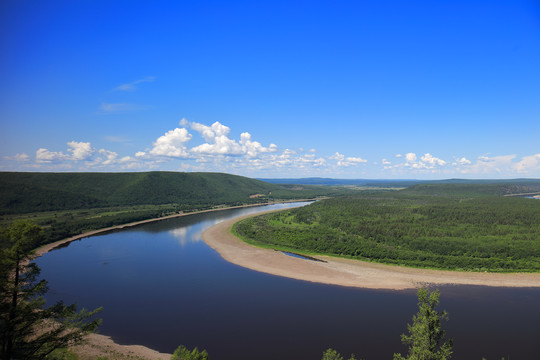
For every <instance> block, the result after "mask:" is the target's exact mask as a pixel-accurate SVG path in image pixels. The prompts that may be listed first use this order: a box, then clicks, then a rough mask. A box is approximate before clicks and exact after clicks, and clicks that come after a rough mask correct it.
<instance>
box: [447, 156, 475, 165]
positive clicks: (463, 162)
mask: <svg viewBox="0 0 540 360" xmlns="http://www.w3.org/2000/svg"><path fill="white" fill-rule="evenodd" d="M470 164H472V162H471V161H470V160H468V159H467V158H465V157H462V158H461V159H455V161H454V162H453V163H452V165H454V166H466V165H470Z"/></svg>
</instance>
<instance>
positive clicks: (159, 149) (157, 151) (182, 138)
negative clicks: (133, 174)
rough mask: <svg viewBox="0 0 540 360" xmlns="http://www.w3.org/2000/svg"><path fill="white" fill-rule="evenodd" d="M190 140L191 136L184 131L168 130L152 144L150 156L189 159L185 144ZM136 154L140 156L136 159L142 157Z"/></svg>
mask: <svg viewBox="0 0 540 360" xmlns="http://www.w3.org/2000/svg"><path fill="white" fill-rule="evenodd" d="M190 140H191V134H190V133H188V131H187V130H186V129H184V128H181V129H180V128H176V129H174V130H170V131H168V132H167V133H165V135H162V136H160V137H159V138H158V139H157V140H156V141H155V142H154V144H153V145H154V147H153V148H152V150H150V154H152V155H156V156H167V157H172V158H187V157H189V153H188V150H187V147H186V146H185V143H187V142H188V141H190ZM137 154H140V156H138V157H141V156H143V155H141V152H139V153H137ZM136 156H137V155H136Z"/></svg>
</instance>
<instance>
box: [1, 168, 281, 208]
mask: <svg viewBox="0 0 540 360" xmlns="http://www.w3.org/2000/svg"><path fill="white" fill-rule="evenodd" d="M280 190H284V188H283V187H282V186H281V185H276V184H269V183H265V182H263V181H259V180H254V179H250V178H246V177H242V176H235V175H229V174H221V173H180V172H137V173H10V172H3V173H0V213H4V214H7V213H24V212H35V211H52V210H70V209H85V208H96V207H110V206H124V205H142V204H151V205H159V204H173V203H176V204H189V205H197V204H204V205H217V204H231V203H235V202H246V201H247V202H249V201H250V195H255V194H264V195H268V194H269V192H272V191H274V192H275V191H280Z"/></svg>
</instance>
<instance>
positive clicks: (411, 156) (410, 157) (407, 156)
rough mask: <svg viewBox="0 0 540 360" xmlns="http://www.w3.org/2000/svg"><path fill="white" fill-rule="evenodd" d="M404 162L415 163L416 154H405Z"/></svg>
mask: <svg viewBox="0 0 540 360" xmlns="http://www.w3.org/2000/svg"><path fill="white" fill-rule="evenodd" d="M405 161H407V162H408V163H414V162H416V154H415V153H407V154H405Z"/></svg>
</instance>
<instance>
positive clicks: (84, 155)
mask: <svg viewBox="0 0 540 360" xmlns="http://www.w3.org/2000/svg"><path fill="white" fill-rule="evenodd" d="M67 144H68V146H69V148H68V151H69V152H70V153H71V156H69V159H71V160H75V161H79V160H86V159H88V158H89V157H91V156H92V154H93V153H94V149H92V145H90V143H89V142H76V141H71V142H68V143H67Z"/></svg>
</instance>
